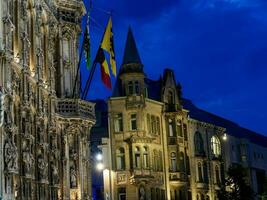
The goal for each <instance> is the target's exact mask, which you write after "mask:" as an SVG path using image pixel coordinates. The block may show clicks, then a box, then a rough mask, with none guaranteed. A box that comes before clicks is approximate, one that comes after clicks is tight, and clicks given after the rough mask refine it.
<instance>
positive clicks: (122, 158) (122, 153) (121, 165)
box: [116, 147, 125, 170]
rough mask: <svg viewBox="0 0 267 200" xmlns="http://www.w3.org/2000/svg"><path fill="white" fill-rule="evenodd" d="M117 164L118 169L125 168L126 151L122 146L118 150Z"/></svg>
mask: <svg viewBox="0 0 267 200" xmlns="http://www.w3.org/2000/svg"><path fill="white" fill-rule="evenodd" d="M116 164H117V170H123V169H125V151H124V148H122V147H120V148H119V149H117V150H116Z"/></svg>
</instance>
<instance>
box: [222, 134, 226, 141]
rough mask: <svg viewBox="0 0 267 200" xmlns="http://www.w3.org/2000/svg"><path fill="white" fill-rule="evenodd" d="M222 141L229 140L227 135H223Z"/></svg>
mask: <svg viewBox="0 0 267 200" xmlns="http://www.w3.org/2000/svg"><path fill="white" fill-rule="evenodd" d="M222 139H223V140H224V141H226V140H227V135H226V133H224V134H223V136H222Z"/></svg>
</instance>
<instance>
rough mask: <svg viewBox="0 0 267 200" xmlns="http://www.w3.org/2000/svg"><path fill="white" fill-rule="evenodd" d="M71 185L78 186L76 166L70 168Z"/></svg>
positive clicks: (72, 186)
mask: <svg viewBox="0 0 267 200" xmlns="http://www.w3.org/2000/svg"><path fill="white" fill-rule="evenodd" d="M70 187H71V188H75V187H77V173H76V170H75V169H74V167H71V168H70Z"/></svg>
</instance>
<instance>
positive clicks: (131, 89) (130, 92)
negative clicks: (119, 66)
mask: <svg viewBox="0 0 267 200" xmlns="http://www.w3.org/2000/svg"><path fill="white" fill-rule="evenodd" d="M128 90H129V95H132V94H133V93H134V91H133V82H132V81H129V83H128Z"/></svg>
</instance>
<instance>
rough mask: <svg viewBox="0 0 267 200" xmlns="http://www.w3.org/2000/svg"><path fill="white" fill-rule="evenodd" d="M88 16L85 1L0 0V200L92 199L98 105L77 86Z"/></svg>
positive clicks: (78, 84)
mask: <svg viewBox="0 0 267 200" xmlns="http://www.w3.org/2000/svg"><path fill="white" fill-rule="evenodd" d="M84 13H85V9H84V5H83V2H82V1H78V0H68V1H65V0H0V98H1V108H0V112H1V113H0V117H1V118H0V149H1V151H0V152H1V154H0V156H1V159H0V180H1V181H0V199H4V200H14V199H21V200H23V199H25V200H26V199H27V200H30V199H32V200H47V199H51V200H58V199H62V200H63V199H64V200H78V199H79V200H80V199H83V200H84V199H91V166H90V160H89V158H90V150H89V133H90V129H91V127H92V126H93V124H94V122H95V116H94V104H93V103H90V102H86V101H83V100H81V99H80V98H79V87H80V83H79V82H80V81H79V77H78V81H77V84H76V87H75V86H74V85H75V77H76V70H77V65H78V55H77V47H78V45H79V44H78V41H79V34H80V32H81V29H80V22H81V17H82V15H83V14H84ZM73 88H74V89H73ZM73 91H74V93H73Z"/></svg>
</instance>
